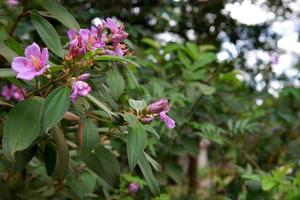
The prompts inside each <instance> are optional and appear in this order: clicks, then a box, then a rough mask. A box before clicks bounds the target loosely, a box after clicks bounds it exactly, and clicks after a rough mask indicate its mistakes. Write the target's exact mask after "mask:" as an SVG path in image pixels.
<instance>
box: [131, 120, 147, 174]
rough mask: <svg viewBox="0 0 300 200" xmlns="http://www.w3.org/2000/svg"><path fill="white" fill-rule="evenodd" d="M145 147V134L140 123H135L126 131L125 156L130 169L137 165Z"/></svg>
mask: <svg viewBox="0 0 300 200" xmlns="http://www.w3.org/2000/svg"><path fill="white" fill-rule="evenodd" d="M146 145H147V133H146V130H145V129H144V126H143V125H142V124H141V123H136V124H135V125H134V126H133V127H130V128H129V130H128V136H127V156H128V162H129V166H130V168H131V169H133V168H134V167H135V166H136V164H137V163H138V161H139V159H140V157H141V155H142V154H143V152H144V149H145V147H146Z"/></svg>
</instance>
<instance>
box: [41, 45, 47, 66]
mask: <svg viewBox="0 0 300 200" xmlns="http://www.w3.org/2000/svg"><path fill="white" fill-rule="evenodd" d="M40 59H41V64H42V66H44V65H46V64H47V62H48V59H49V53H48V48H43V50H42V54H41V58H40Z"/></svg>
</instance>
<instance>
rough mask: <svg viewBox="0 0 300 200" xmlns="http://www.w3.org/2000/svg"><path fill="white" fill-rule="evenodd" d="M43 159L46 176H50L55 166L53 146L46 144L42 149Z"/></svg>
mask: <svg viewBox="0 0 300 200" xmlns="http://www.w3.org/2000/svg"><path fill="white" fill-rule="evenodd" d="M44 159H45V167H46V172H47V175H48V176H51V175H52V173H53V171H54V168H55V165H56V150H55V147H54V145H53V144H51V143H47V144H46V146H45V149H44Z"/></svg>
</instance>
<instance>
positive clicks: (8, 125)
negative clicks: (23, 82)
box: [2, 98, 43, 157]
mask: <svg viewBox="0 0 300 200" xmlns="http://www.w3.org/2000/svg"><path fill="white" fill-rule="evenodd" d="M42 105H43V99H41V98H32V99H26V100H24V101H22V102H20V103H18V104H17V105H16V106H15V107H14V108H13V109H12V110H11V111H10V112H9V114H8V116H7V120H6V121H5V123H4V128H3V139H2V144H3V149H4V152H5V153H6V154H7V155H9V156H11V157H14V153H15V152H16V151H22V150H24V149H26V148H28V147H29V146H30V145H31V143H32V142H33V141H34V140H35V139H36V138H37V137H38V136H39V134H40V132H41V125H40V112H41V108H42Z"/></svg>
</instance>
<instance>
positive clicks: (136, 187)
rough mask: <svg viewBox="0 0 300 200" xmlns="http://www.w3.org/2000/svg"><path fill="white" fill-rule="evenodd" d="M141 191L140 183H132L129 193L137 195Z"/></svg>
mask: <svg viewBox="0 0 300 200" xmlns="http://www.w3.org/2000/svg"><path fill="white" fill-rule="evenodd" d="M139 189H140V185H139V184H138V183H134V182H133V183H130V184H129V186H128V191H129V192H130V193H136V192H137V191H138V190H139Z"/></svg>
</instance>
